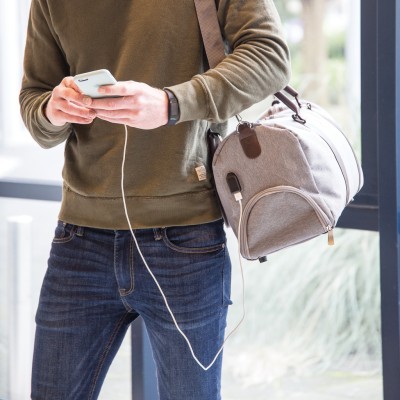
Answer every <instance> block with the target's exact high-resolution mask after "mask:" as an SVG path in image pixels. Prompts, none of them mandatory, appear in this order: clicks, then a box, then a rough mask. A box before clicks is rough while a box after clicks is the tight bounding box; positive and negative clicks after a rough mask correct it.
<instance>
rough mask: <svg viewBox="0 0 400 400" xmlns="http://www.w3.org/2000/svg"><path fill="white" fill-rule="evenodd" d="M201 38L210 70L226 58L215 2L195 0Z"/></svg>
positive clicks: (211, 0)
mask: <svg viewBox="0 0 400 400" xmlns="http://www.w3.org/2000/svg"><path fill="white" fill-rule="evenodd" d="M194 5H195V7H196V13H197V19H198V21H199V26H200V31H201V36H202V38H203V43H204V48H205V50H206V54H207V59H208V64H209V65H210V68H214V67H216V66H217V65H218V64H219V63H220V62H221V61H222V60H223V59H224V58H225V50H224V40H223V38H222V33H221V28H220V26H219V22H218V15H217V7H216V5H215V0H194Z"/></svg>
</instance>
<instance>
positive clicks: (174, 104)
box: [164, 89, 180, 125]
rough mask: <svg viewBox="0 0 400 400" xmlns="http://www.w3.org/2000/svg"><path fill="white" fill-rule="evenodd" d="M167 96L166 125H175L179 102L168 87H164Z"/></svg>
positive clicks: (177, 117)
mask: <svg viewBox="0 0 400 400" xmlns="http://www.w3.org/2000/svg"><path fill="white" fill-rule="evenodd" d="M164 92H165V93H166V94H167V96H168V123H167V125H175V124H176V123H177V122H178V120H179V116H180V112H179V103H178V99H177V98H176V97H175V95H174V94H173V93H172V92H171V91H170V90H168V89H164Z"/></svg>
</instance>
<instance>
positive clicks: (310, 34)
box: [301, 0, 328, 104]
mask: <svg viewBox="0 0 400 400" xmlns="http://www.w3.org/2000/svg"><path fill="white" fill-rule="evenodd" d="M302 5H303V23H304V38H303V48H302V57H303V68H302V69H303V82H302V84H301V86H302V88H303V93H302V94H303V95H304V97H309V98H310V99H313V101H314V102H317V103H323V104H324V103H326V101H327V96H326V93H327V76H328V73H327V71H326V58H327V48H326V47H327V46H326V40H325V36H324V32H323V23H324V17H325V9H326V0H302Z"/></svg>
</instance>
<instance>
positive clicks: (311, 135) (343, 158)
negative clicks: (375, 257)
mask: <svg viewBox="0 0 400 400" xmlns="http://www.w3.org/2000/svg"><path fill="white" fill-rule="evenodd" d="M288 89H289V91H291V93H292V92H294V91H293V89H291V88H288ZM281 96H282V94H281V93H280V97H281ZM285 97H286V96H283V97H281V98H283V100H284V101H285V102H286V103H287V102H288V101H287V98H286V100H285ZM297 101H298V104H299V105H301V108H298V107H297V106H296V105H294V103H293V104H290V101H289V105H290V106H291V108H293V107H294V108H295V110H296V112H295V113H294V111H292V110H291V109H290V108H288V107H287V106H286V105H283V104H278V105H275V106H272V107H271V108H270V109H269V110H268V111H267V112H266V113H265V114H264V115H263V116H261V117H260V118H259V120H258V121H257V122H256V123H254V124H249V123H241V124H239V126H238V129H237V131H236V132H233V133H231V134H230V135H228V136H227V137H226V138H225V139H224V140H223V141H222V142H221V143H220V145H219V146H218V148H217V150H216V152H215V154H214V158H213V164H212V165H213V172H214V179H215V184H216V188H217V191H218V195H219V198H220V201H221V205H222V207H223V210H224V214H225V217H226V220H227V222H228V224H229V225H230V226H231V227H232V229H233V231H234V232H235V234H236V236H237V237H238V238H239V240H240V250H241V254H242V256H243V257H244V258H247V259H250V260H254V259H260V261H265V260H266V256H267V255H268V254H270V253H273V252H275V251H277V250H280V249H283V248H285V247H288V246H291V245H295V244H298V243H301V242H304V241H306V240H309V239H311V238H314V237H316V236H319V235H321V234H323V233H328V237H329V238H330V239H331V232H332V229H333V228H334V227H335V225H336V223H337V220H338V218H339V216H340V215H341V213H342V211H343V209H344V208H345V207H346V205H347V204H348V203H349V202H350V201H352V199H353V196H354V195H355V194H356V193H357V192H358V191H359V190H360V189H361V187H362V185H363V173H362V170H361V167H360V164H359V163H358V161H357V158H356V156H355V154H354V152H353V149H352V147H351V145H350V143H349V142H348V140H347V138H346V137H345V135H344V134H343V133H342V131H341V130H340V129H339V128H338V127H337V125H336V124H335V122H334V121H333V119H332V118H331V117H330V116H329V115H328V114H327V113H326V112H325V111H324V110H323V109H322V108H320V107H318V106H316V105H314V104H310V103H307V102H304V101H299V100H297ZM296 107H297V108H296ZM238 191H240V193H241V196H242V198H243V199H242V205H243V216H242V219H241V229H240V232H239V231H238V229H239V218H240V207H239V204H238V201H237V200H236V199H235V192H236V193H237V192H238Z"/></svg>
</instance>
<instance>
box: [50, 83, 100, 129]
mask: <svg viewBox="0 0 400 400" xmlns="http://www.w3.org/2000/svg"><path fill="white" fill-rule="evenodd" d="M88 103H89V104H90V103H91V99H90V97H87V96H84V95H83V94H82V93H80V92H79V89H78V87H77V86H76V85H75V83H74V80H73V78H72V77H70V76H69V77H66V78H64V79H63V80H62V82H61V83H60V84H59V85H58V86H56V87H55V88H54V89H53V92H52V94H51V97H50V100H49V102H48V103H47V106H46V109H45V115H46V117H47V119H48V120H49V121H50V122H51V123H52V124H53V125H55V126H63V125H65V124H66V123H67V122H71V123H76V124H90V123H92V121H93V119H94V118H96V111H94V110H92V109H89V108H87V107H86V104H88Z"/></svg>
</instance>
